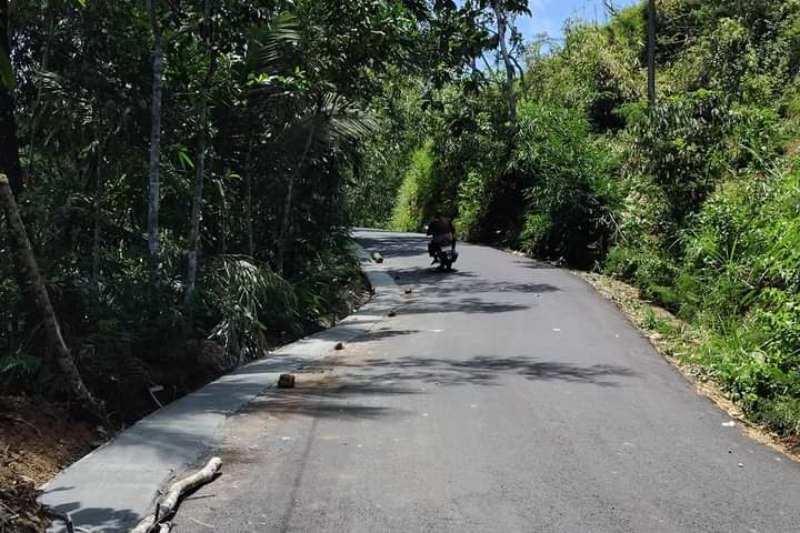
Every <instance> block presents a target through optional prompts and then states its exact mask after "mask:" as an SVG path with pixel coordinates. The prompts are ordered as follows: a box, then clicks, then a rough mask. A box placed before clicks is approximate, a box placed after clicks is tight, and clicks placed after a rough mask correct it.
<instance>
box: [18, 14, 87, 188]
mask: <svg viewBox="0 0 800 533" xmlns="http://www.w3.org/2000/svg"><path fill="white" fill-rule="evenodd" d="M44 9H45V15H44V17H45V21H46V22H47V39H46V40H45V43H44V50H42V63H41V70H42V71H44V72H46V71H47V67H48V65H49V62H50V47H51V45H52V42H53V35H54V33H55V19H56V17H55V13H54V11H55V10H54V9H52V8H51V5H50V1H49V0H48V1H47V2H46V3H45V8H44ZM81 18H83V16H81ZM41 105H42V86H41V84H40V85H39V87H38V88H37V89H36V100H34V102H33V107H32V108H31V112H30V115H31V125H30V128H31V135H30V138H29V139H28V165H27V167H26V169H25V179H27V180H29V179H30V177H31V172H32V169H33V151H34V146H35V145H36V133H37V132H38V131H39V115H38V111H39V106H41Z"/></svg>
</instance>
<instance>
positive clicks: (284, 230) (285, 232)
mask: <svg viewBox="0 0 800 533" xmlns="http://www.w3.org/2000/svg"><path fill="white" fill-rule="evenodd" d="M321 108H322V104H321V103H320V104H319V105H317V109H316V111H315V112H314V116H313V117H312V119H311V120H312V122H311V126H310V128H309V130H308V137H307V138H306V144H305V146H304V147H303V153H302V155H301V156H300V160H299V161H298V163H297V167H296V168H295V171H294V172H292V173H291V174H290V175H289V184H288V186H287V188H286V198H285V200H284V203H283V220H282V221H281V232H280V235H279V237H278V272H280V273H283V267H284V262H285V261H286V251H287V250H288V248H289V228H290V225H291V220H292V219H291V213H292V199H293V195H294V183H295V181H297V178H298V177H299V176H300V173H301V172H302V171H303V167H304V166H305V164H306V158H307V157H308V153H309V152H310V151H311V143H312V142H313V141H314V135H315V134H316V133H317V119H318V116H319V112H320V109H321Z"/></svg>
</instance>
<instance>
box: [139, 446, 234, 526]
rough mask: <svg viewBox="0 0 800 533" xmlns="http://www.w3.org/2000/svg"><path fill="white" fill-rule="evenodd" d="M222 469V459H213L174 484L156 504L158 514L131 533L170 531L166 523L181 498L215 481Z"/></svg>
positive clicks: (147, 519)
mask: <svg viewBox="0 0 800 533" xmlns="http://www.w3.org/2000/svg"><path fill="white" fill-rule="evenodd" d="M220 468H222V459H220V458H219V457H212V458H211V460H209V461H208V463H206V466H204V467H203V468H201V469H200V470H198V471H197V472H195V473H194V474H192V475H190V476H186V477H185V478H183V479H181V480H179V481H176V482H175V483H173V484H172V485H171V486H170V487H169V490H168V491H167V493H166V494H165V495H164V496H163V497H162V498H161V499H160V500H159V502H158V503H157V504H156V512H154V513H152V514H150V515H148V516H146V517H145V518H144V519H142V521H141V522H139V523H138V524H137V525H136V527H135V528H133V529H132V530H131V533H162V532H163V531H169V528H170V527H171V526H170V525H169V524H168V523H167V522H166V519H168V518H169V517H171V516H172V515H173V514H174V513H175V510H176V509H177V507H178V502H179V501H180V499H181V497H183V495H184V494H186V493H187V492H189V491H190V490H192V489H194V488H196V487H199V486H200V485H204V484H205V483H208V482H209V481H211V480H213V479H214V476H216V475H217V473H218V472H219V469H220ZM165 525H166V526H167V529H166V530H164V529H163V527H162V526H165Z"/></svg>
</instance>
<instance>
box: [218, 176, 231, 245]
mask: <svg viewBox="0 0 800 533" xmlns="http://www.w3.org/2000/svg"><path fill="white" fill-rule="evenodd" d="M217 185H218V186H219V197H220V202H221V203H220V208H219V221H220V222H219V223H220V231H221V232H222V238H221V239H220V244H219V245H220V251H221V252H222V255H225V254H227V253H228V200H227V198H225V184H224V183H223V182H222V180H220V181H218V182H217Z"/></svg>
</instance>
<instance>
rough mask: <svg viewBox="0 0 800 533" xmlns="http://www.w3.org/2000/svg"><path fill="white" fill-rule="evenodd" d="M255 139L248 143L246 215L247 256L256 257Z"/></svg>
mask: <svg viewBox="0 0 800 533" xmlns="http://www.w3.org/2000/svg"><path fill="white" fill-rule="evenodd" d="M252 158H253V138H252V137H250V139H249V140H248V142H247V155H245V158H244V214H245V218H246V220H245V221H246V223H247V254H248V255H249V256H250V257H255V253H256V246H255V237H254V236H253V170H252V168H251V164H252V161H253V159H252Z"/></svg>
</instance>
